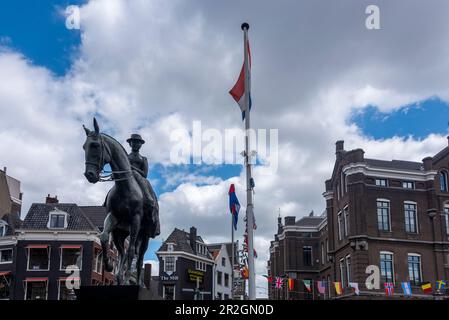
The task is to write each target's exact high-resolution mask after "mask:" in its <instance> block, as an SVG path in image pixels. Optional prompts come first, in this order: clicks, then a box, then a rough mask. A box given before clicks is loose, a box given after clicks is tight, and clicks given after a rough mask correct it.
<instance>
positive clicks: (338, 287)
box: [334, 282, 343, 295]
mask: <svg viewBox="0 0 449 320" xmlns="http://www.w3.org/2000/svg"><path fill="white" fill-rule="evenodd" d="M334 286H335V293H337V294H338V295H341V294H342V293H343V290H342V287H341V282H334Z"/></svg>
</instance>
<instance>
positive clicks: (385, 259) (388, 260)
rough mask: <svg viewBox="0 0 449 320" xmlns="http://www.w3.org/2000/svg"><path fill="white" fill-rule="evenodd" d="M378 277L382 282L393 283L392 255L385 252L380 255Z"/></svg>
mask: <svg viewBox="0 0 449 320" xmlns="http://www.w3.org/2000/svg"><path fill="white" fill-rule="evenodd" d="M380 276H381V278H382V280H383V282H393V283H394V265H393V253H391V252H386V251H383V252H381V253H380Z"/></svg>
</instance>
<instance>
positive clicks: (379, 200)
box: [376, 198, 391, 232]
mask: <svg viewBox="0 0 449 320" xmlns="http://www.w3.org/2000/svg"><path fill="white" fill-rule="evenodd" d="M378 202H388V230H384V229H379V215H378V213H377V209H378V206H377V203H378ZM376 220H377V230H378V231H383V232H391V201H390V200H389V199H383V198H378V199H376Z"/></svg>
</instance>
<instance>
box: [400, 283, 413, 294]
mask: <svg viewBox="0 0 449 320" xmlns="http://www.w3.org/2000/svg"><path fill="white" fill-rule="evenodd" d="M401 287H402V292H403V293H404V295H405V296H410V297H411V296H412V287H411V286H410V282H402V283H401Z"/></svg>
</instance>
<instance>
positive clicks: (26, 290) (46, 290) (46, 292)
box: [23, 279, 50, 301]
mask: <svg viewBox="0 0 449 320" xmlns="http://www.w3.org/2000/svg"><path fill="white" fill-rule="evenodd" d="M49 281H50V280H49V279H47V280H46V281H45V282H46V284H47V286H46V289H45V300H48V282H49ZM30 282H33V281H26V282H25V297H24V299H23V300H25V301H32V300H27V293H28V284H29V283H30ZM35 282H42V281H35Z"/></svg>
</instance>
